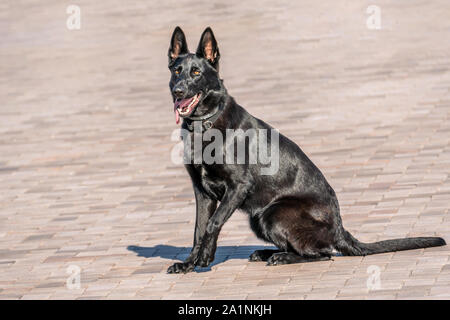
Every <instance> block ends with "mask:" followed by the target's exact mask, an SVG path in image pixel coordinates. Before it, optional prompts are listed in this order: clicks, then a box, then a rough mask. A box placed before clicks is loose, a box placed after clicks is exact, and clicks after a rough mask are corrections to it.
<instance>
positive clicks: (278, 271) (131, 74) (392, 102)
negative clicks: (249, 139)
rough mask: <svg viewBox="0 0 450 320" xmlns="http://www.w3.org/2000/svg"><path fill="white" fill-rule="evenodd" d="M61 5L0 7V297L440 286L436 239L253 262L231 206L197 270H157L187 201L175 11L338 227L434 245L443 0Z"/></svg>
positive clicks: (446, 48) (190, 220)
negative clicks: (279, 141) (274, 263)
mask: <svg viewBox="0 0 450 320" xmlns="http://www.w3.org/2000/svg"><path fill="white" fill-rule="evenodd" d="M68 4H69V3H66V2H64V1H63V2H61V1H56V0H47V1H11V0H9V1H2V2H1V3H0V101H1V106H0V298H1V299H74V298H76V299H92V298H101V299H103V298H106V299H114V298H120V299H126V298H132V299H171V298H174V299H199V298H205V299H232V298H236V299H260V298H264V299H328V298H331V299H335V298H339V299H341V298H343V299H347V298H359V299H378V298H386V299H405V298H419V299H422V298H441V299H449V298H450V261H449V254H450V247H449V246H446V247H441V248H430V249H426V250H414V251H406V252H398V253H388V254H381V255H375V256H368V257H336V258H335V259H334V261H329V262H317V263H308V264H298V265H289V266H280V267H267V266H265V265H264V263H250V262H248V261H247V257H248V255H249V254H250V253H251V252H252V251H253V250H254V249H255V248H259V247H261V246H264V245H267V244H264V243H262V242H260V241H259V240H257V239H256V238H255V236H254V235H253V234H252V233H251V231H250V229H249V227H248V223H247V219H246V216H245V215H244V214H243V213H240V212H237V213H235V215H234V216H233V217H232V218H231V219H230V221H229V222H228V223H227V224H226V226H225V227H224V229H223V232H222V233H221V236H220V239H219V248H218V251H217V256H216V261H215V262H214V264H213V266H212V267H211V268H208V269H201V270H199V272H195V273H190V274H186V275H167V274H166V273H165V271H166V269H167V267H168V266H169V265H171V264H172V263H173V262H174V261H176V260H177V259H182V258H183V257H186V255H187V253H188V252H189V249H190V246H191V244H192V237H193V225H194V210H195V203H194V199H193V193H192V189H191V186H190V181H189V178H188V176H187V174H186V172H185V171H184V168H183V167H182V166H180V165H177V164H173V163H172V162H171V157H170V154H171V150H172V149H173V147H174V146H175V144H176V143H177V141H174V140H173V139H171V135H172V132H173V130H174V129H175V128H176V125H175V123H174V118H173V114H172V105H171V99H170V96H169V90H168V81H169V72H168V70H167V56H166V53H167V48H168V44H169V37H170V35H171V32H172V30H173V28H174V27H175V26H176V25H180V26H182V27H183V29H184V30H185V32H186V34H187V37H188V42H189V46H190V48H191V50H194V49H195V48H196V45H197V41H198V40H199V37H200V34H201V32H202V30H203V29H204V28H205V27H206V26H207V25H211V26H212V28H213V30H214V32H215V34H216V36H217V38H218V41H219V46H220V50H221V54H222V58H221V74H222V77H223V78H224V79H225V84H226V85H227V88H228V90H229V92H230V93H231V94H232V95H233V96H234V97H235V98H236V99H237V101H238V102H239V103H240V104H241V105H243V106H244V107H246V108H247V110H249V111H250V112H251V113H252V114H254V115H255V116H257V117H260V118H262V119H264V120H266V121H267V122H269V123H270V124H271V125H273V126H275V127H277V128H279V129H280V131H281V132H282V133H284V134H286V135H287V136H289V137H290V138H292V139H293V140H294V141H295V142H297V143H298V144H299V145H300V146H301V147H302V149H303V150H304V151H305V152H306V153H307V154H308V155H309V156H310V157H311V159H312V160H313V161H314V162H315V163H316V164H317V165H318V166H319V167H320V168H321V170H322V171H323V173H324V174H325V176H326V177H327V179H328V180H329V182H330V183H331V185H332V186H333V187H334V188H335V190H336V192H337V194H338V198H339V200H340V203H341V206H342V209H341V212H342V216H343V220H344V225H345V227H346V228H347V229H348V230H349V231H350V232H352V233H353V234H354V235H355V236H356V237H358V238H359V239H360V240H362V241H375V240H381V239H388V238H393V237H406V236H432V235H439V236H442V237H444V238H445V239H446V240H447V242H448V241H450V228H449V223H450V213H449V200H450V179H449V169H450V121H449V120H450V71H449V68H450V56H449V52H450V41H449V37H450V19H448V18H449V17H448V15H449V12H450V3H449V2H448V1H447V0H439V1H433V2H426V1H418V0H408V1H406V0H403V1H387V0H372V1H343V0H338V1H327V4H325V3H323V4H322V2H321V3H320V4H319V2H311V1H282V2H273V1H228V2H226V3H222V2H220V3H214V1H207V2H200V1H164V2H162V1H126V2H123V1H118V0H113V1H103V2H101V1H100V2H99V1H76V4H77V5H79V6H80V8H81V29H80V30H73V31H70V30H68V29H67V28H66V19H67V17H68V14H67V13H66V7H67V5H68ZM372 4H373V5H377V6H379V8H380V9H381V29H380V30H369V29H368V28H367V26H366V20H367V18H368V16H369V15H368V14H367V13H366V9H367V7H368V6H369V5H372ZM77 270H79V271H80V274H79V275H80V288H76V287H75V288H73V287H72V286H69V287H67V281H68V279H69V284H70V283H76V281H75V282H71V279H73V278H75V280H76V271H77ZM70 272H75V273H70ZM371 272H374V273H373V274H372V273H371ZM377 275H379V279H380V282H379V284H380V287H379V288H378V289H377V287H376V286H369V287H368V285H367V283H368V281H369V284H370V283H377V282H373V281H372V280H373V279H376V278H377ZM369 288H371V289H369Z"/></svg>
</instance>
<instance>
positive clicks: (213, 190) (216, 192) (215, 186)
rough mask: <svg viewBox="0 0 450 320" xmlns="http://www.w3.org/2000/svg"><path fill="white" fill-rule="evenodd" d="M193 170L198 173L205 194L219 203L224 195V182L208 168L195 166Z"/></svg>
mask: <svg viewBox="0 0 450 320" xmlns="http://www.w3.org/2000/svg"><path fill="white" fill-rule="evenodd" d="M195 170H196V171H197V172H198V173H199V176H200V183H201V185H202V187H203V189H204V190H205V191H206V193H207V194H208V195H209V196H211V197H213V198H215V199H216V200H219V201H220V200H221V199H222V197H223V195H224V193H225V187H226V184H225V181H223V179H222V178H221V177H220V175H218V174H217V172H216V171H215V170H214V169H212V168H211V167H209V166H204V165H195Z"/></svg>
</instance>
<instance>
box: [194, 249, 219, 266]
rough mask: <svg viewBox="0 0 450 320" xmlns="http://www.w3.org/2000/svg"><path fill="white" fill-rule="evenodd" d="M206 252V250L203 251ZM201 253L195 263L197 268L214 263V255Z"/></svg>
mask: <svg viewBox="0 0 450 320" xmlns="http://www.w3.org/2000/svg"><path fill="white" fill-rule="evenodd" d="M205 251H206V250H205ZM205 251H204V252H203V253H202V254H200V255H199V257H198V259H197V262H196V263H195V265H196V266H199V267H207V266H209V265H210V264H211V262H213V261H214V253H213V254H210V253H208V252H205Z"/></svg>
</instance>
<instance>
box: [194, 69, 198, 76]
mask: <svg viewBox="0 0 450 320" xmlns="http://www.w3.org/2000/svg"><path fill="white" fill-rule="evenodd" d="M192 74H193V75H194V76H198V75H199V74H200V70H198V69H193V70H192Z"/></svg>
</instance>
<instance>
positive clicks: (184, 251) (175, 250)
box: [127, 244, 276, 272]
mask: <svg viewBox="0 0 450 320" xmlns="http://www.w3.org/2000/svg"><path fill="white" fill-rule="evenodd" d="M127 249H128V250H130V251H133V252H136V253H137V255H138V257H144V258H152V257H161V258H164V259H171V260H181V261H183V260H184V259H186V258H187V257H188V256H189V253H190V252H191V249H192V248H191V247H174V246H170V245H164V244H159V245H156V246H154V247H139V246H128V248H127ZM261 249H276V248H275V247H274V246H258V245H255V246H221V247H217V250H216V256H215V259H214V261H213V263H211V265H209V266H208V267H206V268H199V267H197V268H195V271H196V272H205V271H210V270H211V267H213V266H215V265H218V264H219V263H222V262H224V261H227V260H231V259H248V257H249V256H250V255H251V254H252V253H253V252H254V251H255V250H261ZM175 262H176V261H174V263H175Z"/></svg>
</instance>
